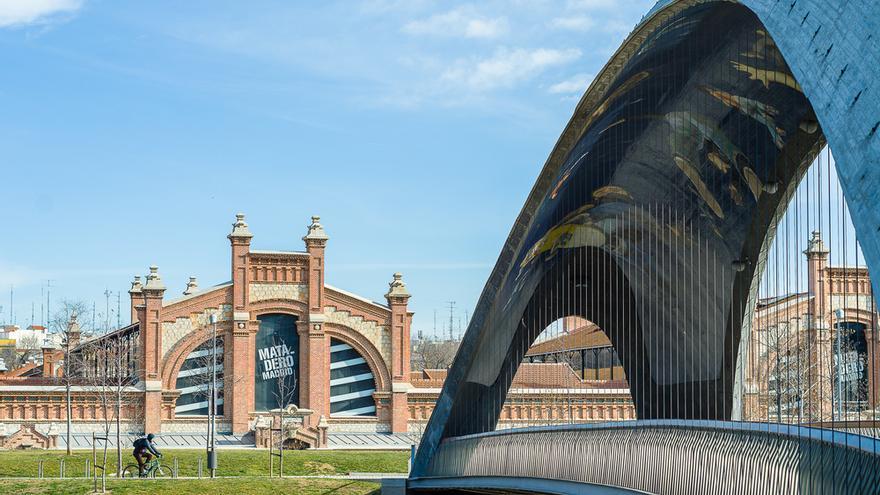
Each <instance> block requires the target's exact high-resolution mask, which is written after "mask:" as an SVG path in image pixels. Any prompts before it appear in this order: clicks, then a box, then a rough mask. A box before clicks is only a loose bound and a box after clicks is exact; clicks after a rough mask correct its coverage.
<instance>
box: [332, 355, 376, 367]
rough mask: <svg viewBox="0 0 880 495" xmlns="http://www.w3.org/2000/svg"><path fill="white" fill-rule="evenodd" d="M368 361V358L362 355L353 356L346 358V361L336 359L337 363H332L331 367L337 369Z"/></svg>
mask: <svg viewBox="0 0 880 495" xmlns="http://www.w3.org/2000/svg"><path fill="white" fill-rule="evenodd" d="M366 362H367V360H366V359H364V358H362V357H358V358H353V359H346V360H345V361H336V362H335V363H330V369H331V370H337V369H339V368H348V367H349V366H354V365H356V364H361V363H366Z"/></svg>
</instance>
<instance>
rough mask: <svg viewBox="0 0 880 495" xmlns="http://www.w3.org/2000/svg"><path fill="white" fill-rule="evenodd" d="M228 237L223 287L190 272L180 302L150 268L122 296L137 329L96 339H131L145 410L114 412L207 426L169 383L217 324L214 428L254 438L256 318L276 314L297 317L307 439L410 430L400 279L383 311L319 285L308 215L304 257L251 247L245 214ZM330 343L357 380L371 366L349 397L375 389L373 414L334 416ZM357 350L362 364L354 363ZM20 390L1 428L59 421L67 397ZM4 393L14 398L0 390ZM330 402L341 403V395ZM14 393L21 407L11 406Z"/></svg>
mask: <svg viewBox="0 0 880 495" xmlns="http://www.w3.org/2000/svg"><path fill="white" fill-rule="evenodd" d="M227 237H228V239H229V242H230V251H231V264H230V271H231V281H230V282H227V283H223V284H220V285H216V286H214V287H210V288H206V289H203V290H199V287H198V283H197V282H196V279H195V277H191V278H190V281H189V283H188V284H187V287H186V290H185V291H183V296H182V297H179V298H168V297H166V291H167V288H166V287H165V285H164V284H163V283H162V279H161V277H160V275H159V269H158V268H157V267H155V266H152V267H150V272H149V275H148V276H147V277H146V279H145V280H144V281H143V283H142V282H141V278H140V277H136V278H135V280H134V282H133V283H132V288H131V290H130V292H129V294H130V295H131V314H132V319H133V324H132V325H130V326H128V327H125V328H123V329H120V330H118V331H116V332H113V333H112V334H110V335H108V336H105V337H101V339H108V340H106V341H107V342H109V339H111V338H115V337H118V336H119V335H121V334H122V333H126V332H129V335H131V336H132V337H133V338H135V339H136V341H137V346H138V360H139V362H138V365H137V367H136V369H137V373H136V374H137V376H136V382H137V383H136V384H135V385H133V386H132V387H131V388H130V390H129V391H128V392H127V393H131V394H135V395H136V396H137V399H138V400H132V401H131V402H132V404H143V407H142V408H141V407H139V406H138V407H134V408H131V407H126V408H124V410H123V411H122V417H123V418H124V419H126V420H128V419H131V420H132V421H136V422H138V423H141V424H142V425H143V429H144V430H145V431H150V432H157V433H161V432H182V431H188V430H192V431H193V432H196V431H201V430H202V429H203V427H202V426H199V425H201V424H202V423H204V419H201V420H200V419H199V417H198V416H193V415H192V414H188V415H185V416H184V415H180V414H179V413H178V412H176V409H177V408H178V404H177V402H178V401H179V400H180V397H181V395H182V394H183V393H186V392H187V390H182V389H179V388H178V386H177V384H178V380H179V379H180V377H181V376H186V374H183V375H181V369H182V368H184V366H185V363H186V362H187V359H192V356H193V355H194V351H196V349H197V348H198V347H199V346H201V345H204V344H206V342H207V343H210V338H211V335H212V332H213V330H214V329H213V328H212V324H215V325H216V332H217V335H218V336H220V337H222V338H223V340H222V342H223V354H222V358H223V359H222V363H223V364H222V375H223V377H224V378H223V397H222V399H223V403H222V407H223V415H224V417H223V418H221V420H220V421H219V423H220V424H221V425H226V427H227V428H228V429H229V430H231V431H232V432H233V433H235V434H245V433H247V432H249V431H253V430H254V425H255V423H256V420H257V418H259V417H260V416H265V415H266V414H267V412H266V411H257V410H255V408H256V405H255V375H256V374H257V373H258V371H257V367H258V363H257V358H256V349H257V337H258V334H259V332H260V325H261V323H260V318H261V317H263V316H266V315H279V314H280V315H288V316H290V317H295V318H296V328H295V329H293V330H291V331H292V332H293V333H294V334H295V335H293V336H290V335H288V336H287V337H288V338H293V339H298V342H299V357H298V376H297V380H298V385H299V390H300V394H299V397H298V400H295V402H298V403H297V404H296V406H298V408H299V409H301V410H305V411H306V412H305V413H304V417H303V420H302V421H303V425H304V431H303V433H304V435H305V436H304V437H303V438H313V439H315V441H316V442H318V443H320V442H321V440H320V439H322V438H323V439H326V434H327V430H328V429H329V431H330V432H332V431H333V430H334V429H340V431H352V429H354V430H355V431H361V430H372V431H390V432H401V433H402V432H406V431H407V418H408V415H409V412H408V411H409V410H408V405H407V390H408V389H409V383H408V380H409V359H410V354H409V334H410V325H411V322H412V313H411V312H409V311H408V310H407V301H408V299H409V294H408V293H406V290H405V285H404V284H403V281H402V278H401V276H400V274H395V275H394V279H393V281H392V283H391V284H390V285H391V289H390V290H389V291H388V295H387V296H386V297H388V305H385V304H380V303H376V302H373V301H371V300H369V299H366V298H363V297H360V296H357V295H355V294H351V293H349V292H346V291H343V290H341V289H337V288H335V287H331V286H327V285H326V284H325V282H324V268H325V250H326V246H327V242H328V236H327V234H326V233H325V231H324V229H323V226H322V225H321V224H320V219H319V218H318V217H313V218H312V223H311V225H309V226H308V230H307V233H306V235H305V236H304V237H303V243H304V247H305V250H304V251H259V250H252V249H251V240H252V238H253V234H252V233H251V232H250V230H249V228H248V225H247V223H246V222H245V218H244V215H241V214H239V215H236V221H235V223H234V224H233V228H232V232H231V233H230V234H229V235H228V236H227ZM212 322H213V323H212ZM331 339H333V341H335V342H339V343H342V344H345V345H344V346H342V347H343V348H345V349H349V350H348V351H347V352H348V353H349V354H348V355H347V356H348V357H347V359H348V360H349V361H352V360H353V361H357V362H361V361H360V360H359V359H362V360H363V361H362V363H363V364H362V366H364V368H363V369H362V370H361V371H360V373H361V374H362V375H363V373H364V370H367V369H368V370H369V373H370V374H372V380H373V382H372V383H374V384H375V386H374V388H375V390H374V391H372V392H371V389H369V388H367V389H366V391H362V392H360V393H359V392H358V391H356V392H355V393H354V395H358V396H359V397H361V399H362V400H363V399H364V396H365V395H366V396H369V394H370V393H371V394H372V397H373V398H374V400H375V412H373V413H371V414H364V413H363V412H360V413H359V415H357V416H350V417H349V416H346V415H344V414H343V415H340V414H335V413H334V412H332V411H331V409H332V402H331V399H332V398H333V397H332V395H333V394H331V378H330V376H331ZM98 343H99V344H100V341H98ZM83 345H85V344H83ZM92 345H94V342H93V343H92ZM337 347H339V346H337ZM351 353H355V354H351ZM355 355H357V356H358V358H352V356H355ZM56 361H57V360H56V359H55V357H54V355H53V356H50V359H47V360H46V363H45V364H44V367H45V368H46V370H47V371H48V373H47V375H49V374H53V372H54V370H55V367H56ZM43 380H44V381H45V380H46V379H45V378H44V379H43ZM338 381H340V382H342V383H347V382H349V381H350V380H346V379H342V380H338ZM47 384H48V382H47ZM368 386H370V385H368ZM17 387H19V388H20V387H24V388H25V389H27V390H31V391H37V390H41V391H40V392H39V393H36V394H34V393H31V392H27V393H24V392H22V393H20V394H18V393H16V394H13V395H15V397H9V398H8V399H7V400H5V401H4V403H3V404H2V407H0V424H3V422H8V421H10V420H13V421H16V422H21V421H36V422H42V423H49V422H62V421H64V420H66V410H65V407H64V401H63V397H62V395H63V393H59V392H58V389H57V388H53V389H52V390H50V388H52V387H46V388H45V390H43V389H40V388H39V387H37V388H31V387H28V386H27V385H26V384H22V385H18V386H17ZM44 387H45V385H44ZM4 388H10V387H4ZM23 390H24V389H23ZM10 393H11V392H10ZM0 395H3V396H4V397H6V396H8V395H10V394H7V393H6V391H5V390H3V391H2V392H0ZM337 395H338V396H339V397H342V399H345V398H346V395H345V393H341V392H338V393H337ZM348 395H352V394H351V393H349V394H348ZM26 396H27V397H26ZM16 398H17V399H20V400H9V399H16ZM141 398H142V399H143V400H142V401H141V400H140V399H141ZM389 398H390V399H391V400H390V401H389V400H388V399H389ZM342 399H339V398H337V399H335V400H336V401H340V402H341V401H342ZM73 400H74V405H73V409H72V417H73V419H74V420H75V421H77V422H88V421H100V420H101V418H103V413H102V411H101V410H100V407H98V406H97V405H96V404H95V403H94V401H91V403H90V401H89V392H87V391H86V390H78V389H77V390H75V391H74V393H73ZM218 404H219V402H218ZM315 446H320V445H315Z"/></svg>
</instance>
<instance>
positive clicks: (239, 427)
mask: <svg viewBox="0 0 880 495" xmlns="http://www.w3.org/2000/svg"><path fill="white" fill-rule="evenodd" d="M226 237H227V238H228V239H229V243H230V245H231V247H232V311H233V322H232V327H231V328H230V330H229V332H228V333H226V341H225V343H224V350H225V352H226V358H227V359H228V361H227V362H228V364H227V365H226V369H225V370H224V371H225V378H224V383H223V387H224V394H223V411H224V413H225V415H226V417H227V418H228V419H229V420H230V422H231V423H232V432H233V433H236V434H239V433H247V431H248V420H249V419H250V417H249V415H250V411H251V410H252V409H253V401H254V375H253V371H252V369H249V368H248V365H249V364H250V362H251V357H252V356H253V353H254V350H253V346H252V341H253V339H252V334H255V333H256V329H258V328H259V322H257V321H252V320H251V318H250V313H249V312H248V283H249V273H248V254H249V253H250V249H251V239H252V238H253V237H254V235H253V234H252V233H251V231H250V229H248V225H247V223H246V222H245V221H244V214H243V213H238V214H236V215H235V223H233V224H232V232H231V233H230V234H229V235H228V236H226ZM227 346H228V347H227Z"/></svg>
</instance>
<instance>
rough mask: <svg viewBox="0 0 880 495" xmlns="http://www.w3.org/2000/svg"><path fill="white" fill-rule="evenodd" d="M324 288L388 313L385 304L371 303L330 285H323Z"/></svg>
mask: <svg viewBox="0 0 880 495" xmlns="http://www.w3.org/2000/svg"><path fill="white" fill-rule="evenodd" d="M324 288H325V289H330V290H332V291H335V292H338V293H340V294H342V295H345V296H348V297H351V298H354V299H357V300H358V301H361V302H365V303H367V304H369V305H371V306H375V307H377V308H381V309H384V310H385V311H390V309H389V308H388V306H386V305H385V304H382V303H380V302H376V301H371V300H369V299H367V298H365V297H362V296H359V295H357V294H354V293H352V292H349V291H347V290H344V289H340V288H339V287H335V286H333V285H330V284H324Z"/></svg>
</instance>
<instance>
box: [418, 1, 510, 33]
mask: <svg viewBox="0 0 880 495" xmlns="http://www.w3.org/2000/svg"><path fill="white" fill-rule="evenodd" d="M403 31H404V32H405V33H409V34H425V35H432V36H446V37H456V38H460V37H464V38H484V39H492V38H498V37H500V36H502V35H504V34H505V33H506V32H507V31H508V22H507V19H506V18H505V17H485V16H481V15H479V14H477V13H476V12H474V10H473V9H472V8H466V7H460V8H457V9H453V10H450V11H449V12H444V13H442V14H434V15H432V16H430V17H427V18H425V19H420V20H415V21H410V22H408V23H406V24H405V25H404V26H403Z"/></svg>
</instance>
